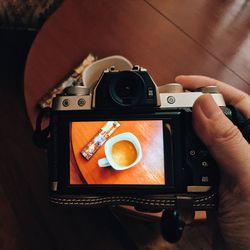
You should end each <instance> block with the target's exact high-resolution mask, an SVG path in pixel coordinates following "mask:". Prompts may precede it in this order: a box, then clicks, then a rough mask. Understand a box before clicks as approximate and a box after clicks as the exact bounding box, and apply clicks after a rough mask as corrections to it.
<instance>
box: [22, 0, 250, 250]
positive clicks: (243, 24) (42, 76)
mask: <svg viewBox="0 0 250 250" xmlns="http://www.w3.org/2000/svg"><path fill="white" fill-rule="evenodd" d="M249 11H250V6H249V4H247V1H232V2H230V3H229V2H225V1H218V0H217V1H216V0H213V1H205V0H202V1H198V0H191V1H187V0H185V1H183V0H180V1H175V0H170V1H161V0H147V1H142V0H141V1H140V0H136V1H130V0H124V1H117V2H115V3H114V2H113V1H104V0H103V1H95V2H94V3H93V2H92V1H80V0H75V1H70V0H66V1H64V2H63V4H62V5H61V7H60V8H59V9H58V10H57V11H56V12H55V13H54V14H53V15H52V16H51V17H50V18H49V20H48V21H47V22H46V23H45V24H44V26H43V27H42V29H41V31H40V32H39V34H38V35H37V37H36V39H35V41H34V43H33V46H32V48H31V50H30V53H29V56H28V59H27V63H26V69H25V76H24V95H25V102H26V109H27V113H28V116H29V119H30V121H31V123H32V126H33V127H34V124H35V118H36V116H37V113H38V109H37V102H38V100H39V99H40V98H41V96H43V95H44V94H45V93H46V92H47V91H48V90H49V89H52V88H53V87H54V86H55V85H56V84H57V83H59V82H61V81H62V80H63V79H64V78H65V77H66V76H67V75H68V73H69V72H70V71H71V69H72V68H74V67H75V66H77V65H78V64H79V63H80V62H81V61H82V59H83V58H84V57H86V56H87V55H88V54H89V53H90V52H92V53H93V54H95V55H97V56H98V57H99V58H102V57H105V56H110V55H114V54H120V55H123V56H125V57H127V58H128V59H129V60H130V61H131V62H132V63H133V64H139V65H141V66H143V67H145V68H147V69H148V71H149V73H150V74H151V75H152V77H153V79H154V80H155V81H156V82H157V83H158V85H161V84H165V83H168V82H173V81H174V78H175V76H177V75H179V74H202V75H208V76H210V77H214V78H217V79H219V80H222V81H225V82H228V83H229V84H231V85H233V86H236V87H238V88H239V89H242V90H244V91H246V92H247V93H250V87H249V86H250V74H249V65H250V57H249V55H248V53H247V52H248V51H249V49H250V43H249V41H250V40H249V36H248V35H249V21H250V19H249V18H250V17H249V15H248V13H249ZM76 178H77V177H76ZM78 181H79V180H78ZM196 234H197V235H198V236H199V237H200V238H201V239H205V238H206V236H204V235H203V236H201V235H199V232H196ZM205 234H206V233H205ZM184 242H185V243H187V242H189V243H190V242H192V240H191V241H190V239H187V238H185V239H184ZM204 242H207V243H208V244H211V239H210V240H208V239H206V240H204ZM181 244H182V243H180V245H179V246H181ZM200 244H201V245H202V244H203V243H200ZM184 245H185V244H184ZM184 245H183V246H184ZM190 245H191V246H192V245H193V244H192V243H191V244H189V246H190ZM194 245H196V244H194ZM194 245H193V246H194ZM185 249H188V247H186V248H185Z"/></svg>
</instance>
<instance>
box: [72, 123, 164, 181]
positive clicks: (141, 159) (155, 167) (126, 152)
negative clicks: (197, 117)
mask: <svg viewBox="0 0 250 250" xmlns="http://www.w3.org/2000/svg"><path fill="white" fill-rule="evenodd" d="M69 132H70V184H83V185H89V184H92V185H93V184H94V185H103V184H107V185H117V184H118V185H165V184H166V180H165V176H166V175H165V172H164V171H165V168H164V140H163V121H161V120H134V121H91V122H90V121H88V122H85V121H84V122H82V121H81V122H71V125H70V131H69Z"/></svg>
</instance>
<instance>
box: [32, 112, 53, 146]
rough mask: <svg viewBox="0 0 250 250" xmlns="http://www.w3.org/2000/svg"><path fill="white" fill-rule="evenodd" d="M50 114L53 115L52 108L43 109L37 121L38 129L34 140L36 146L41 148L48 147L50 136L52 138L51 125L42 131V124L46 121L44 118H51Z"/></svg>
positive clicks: (33, 137) (36, 128) (34, 134)
mask: <svg viewBox="0 0 250 250" xmlns="http://www.w3.org/2000/svg"><path fill="white" fill-rule="evenodd" d="M50 114H51V108H43V109H41V111H40V113H39V115H38V116H37V119H36V127H35V131H34V133H33V136H32V139H33V142H34V144H35V145H36V146H37V147H39V148H47V147H48V143H49V136H50V125H48V126H47V127H46V128H44V129H42V122H43V120H44V117H45V116H49V115H50Z"/></svg>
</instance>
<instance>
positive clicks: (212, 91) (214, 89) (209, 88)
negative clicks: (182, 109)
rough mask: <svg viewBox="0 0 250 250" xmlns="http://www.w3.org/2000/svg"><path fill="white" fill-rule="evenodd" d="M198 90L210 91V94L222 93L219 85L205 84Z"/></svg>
mask: <svg viewBox="0 0 250 250" xmlns="http://www.w3.org/2000/svg"><path fill="white" fill-rule="evenodd" d="M197 91H198V92H202V93H209V94H216V93H220V91H219V89H218V87H217V86H212V85H211V86H205V87H201V88H198V89H197Z"/></svg>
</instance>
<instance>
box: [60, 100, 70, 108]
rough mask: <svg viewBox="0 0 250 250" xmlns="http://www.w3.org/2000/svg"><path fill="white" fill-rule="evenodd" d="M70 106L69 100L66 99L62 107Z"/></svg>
mask: <svg viewBox="0 0 250 250" xmlns="http://www.w3.org/2000/svg"><path fill="white" fill-rule="evenodd" d="M69 104H70V102H69V99H64V100H63V101H62V105H63V106H64V107H68V106H69Z"/></svg>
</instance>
